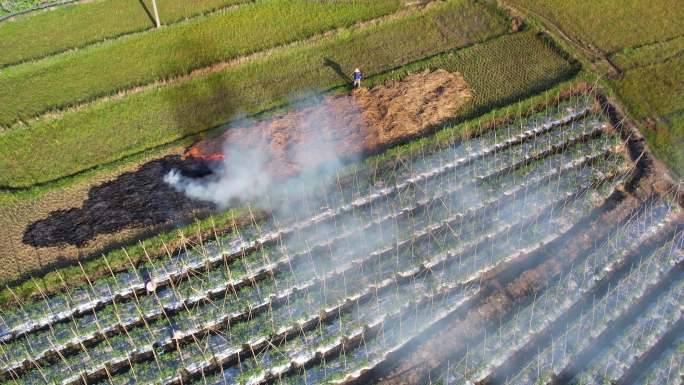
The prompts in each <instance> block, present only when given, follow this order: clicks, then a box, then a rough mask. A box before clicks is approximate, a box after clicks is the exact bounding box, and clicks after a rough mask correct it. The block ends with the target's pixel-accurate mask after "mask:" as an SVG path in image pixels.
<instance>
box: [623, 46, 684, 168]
mask: <svg viewBox="0 0 684 385" xmlns="http://www.w3.org/2000/svg"><path fill="white" fill-rule="evenodd" d="M611 83H612V84H613V87H614V88H615V91H616V93H617V94H618V96H619V97H620V99H621V100H623V101H624V103H625V107H626V108H627V110H628V111H629V113H630V114H632V115H633V117H634V118H635V119H638V121H639V122H640V123H641V124H642V125H643V126H644V127H645V129H644V130H643V133H644V136H645V137H646V138H647V139H648V140H649V143H651V146H652V147H653V149H654V151H655V152H656V154H658V156H659V158H660V159H662V160H663V161H665V162H666V163H667V164H668V165H670V167H671V168H672V169H673V171H674V172H675V173H677V174H678V175H679V176H682V175H684V55H681V54H679V55H677V56H675V57H672V58H671V59H668V60H666V61H664V62H662V63H656V64H651V65H647V66H644V67H639V68H634V69H632V70H629V71H627V72H626V73H625V76H624V77H623V78H622V79H618V80H614V81H612V82H611Z"/></svg>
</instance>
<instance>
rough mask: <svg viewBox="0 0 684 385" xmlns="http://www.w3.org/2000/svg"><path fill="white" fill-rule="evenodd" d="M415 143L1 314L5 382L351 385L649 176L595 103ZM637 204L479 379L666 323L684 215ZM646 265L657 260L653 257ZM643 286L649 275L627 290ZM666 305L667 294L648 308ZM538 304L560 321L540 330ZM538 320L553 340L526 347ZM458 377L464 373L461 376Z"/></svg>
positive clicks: (559, 283) (678, 271) (653, 197)
mask: <svg viewBox="0 0 684 385" xmlns="http://www.w3.org/2000/svg"><path fill="white" fill-rule="evenodd" d="M411 146H412V145H411V144H408V145H406V148H407V150H406V154H407V155H406V157H405V158H404V159H403V160H402V161H401V162H392V161H391V160H385V161H384V162H386V163H373V162H364V163H362V164H359V165H356V166H351V167H350V168H348V169H345V170H343V171H342V172H341V173H339V174H338V176H337V177H336V178H334V179H333V180H331V181H329V183H327V182H326V183H322V184H320V185H317V186H316V187H315V188H314V189H312V190H307V191H304V192H301V191H298V192H296V193H294V194H293V195H289V194H290V192H291V190H289V189H287V188H286V187H287V185H284V186H283V189H284V191H282V192H279V191H273V195H271V196H270V197H269V198H268V199H266V200H265V201H264V202H260V203H261V204H267V205H269V206H270V207H271V208H272V209H273V210H274V211H273V215H272V217H270V218H269V219H268V220H267V221H266V222H265V223H260V224H259V225H258V226H256V225H255V226H252V228H246V229H243V231H242V233H241V234H240V235H239V236H230V237H221V238H218V239H217V240H215V241H210V242H202V243H201V244H200V245H198V247H196V248H194V249H192V250H188V251H187V252H181V253H179V254H174V255H171V254H169V255H167V256H166V257H163V258H155V259H150V260H149V261H148V262H147V263H144V264H142V265H139V266H136V267H134V266H131V268H130V269H129V270H128V271H125V272H122V273H117V274H114V273H112V274H111V276H110V277H106V278H102V279H98V280H96V281H89V282H88V284H87V285H83V286H81V287H72V288H70V289H68V290H67V291H66V292H65V293H63V294H60V295H56V296H51V297H46V298H44V299H43V300H35V301H28V302H23V303H21V305H20V306H17V308H16V310H14V311H10V310H6V311H3V314H2V317H1V320H2V326H1V327H0V330H1V331H2V334H1V337H0V340H1V341H2V344H0V348H1V349H0V358H1V360H2V368H1V371H2V376H3V378H4V379H5V380H7V381H8V382H10V383H11V382H12V381H13V380H14V382H20V383H27V384H44V383H62V384H80V383H84V382H85V383H100V382H101V383H114V384H131V383H151V382H156V383H159V382H161V383H166V384H181V383H183V384H186V383H198V384H199V383H203V384H207V383H210V384H224V383H239V384H262V383H263V384H266V383H282V384H311V383H328V382H332V381H340V382H342V383H345V382H353V381H356V379H357V378H359V376H361V378H363V375H364V374H366V373H369V372H368V371H367V369H369V368H375V367H376V366H377V365H380V364H382V363H383V362H385V361H386V360H387V359H388V357H390V356H392V355H395V354H396V352H397V351H398V349H400V348H401V347H404V346H407V345H408V344H410V343H411V341H412V340H413V338H414V337H416V336H419V335H421V334H422V333H424V332H426V331H428V330H429V329H430V328H431V327H432V325H436V324H438V323H439V322H444V320H448V319H449V317H451V316H452V315H453V314H456V313H458V312H459V311H460V310H461V308H462V307H463V306H465V304H473V303H475V302H474V301H476V300H477V298H479V297H481V296H482V295H485V294H486V293H487V292H488V291H489V290H490V289H488V281H489V280H490V279H491V277H493V275H492V274H496V272H497V271H498V269H500V268H501V267H502V266H527V265H528V264H529V263H530V261H531V260H534V259H530V256H533V255H535V253H538V252H541V251H542V250H544V249H545V248H546V247H548V246H549V245H552V246H553V245H555V244H556V243H557V242H560V241H562V240H567V238H570V239H572V240H575V241H576V239H574V238H573V237H574V236H575V235H576V234H575V233H574V232H575V228H576V227H578V226H582V224H587V223H589V222H591V221H592V220H593V219H594V218H595V217H596V216H597V215H599V213H602V212H604V211H605V212H607V213H611V210H610V209H608V208H607V207H610V206H613V205H616V206H617V208H616V211H617V214H614V215H616V216H617V215H622V214H623V213H622V211H623V210H622V209H620V205H619V204H618V202H619V199H617V198H616V197H615V196H616V195H618V196H619V195H620V193H619V191H624V189H625V186H629V185H630V183H631V181H632V180H633V178H634V177H635V175H637V174H639V173H638V172H636V173H635V172H634V171H635V169H634V164H632V163H631V162H630V161H629V159H628V157H627V153H626V151H625V148H624V146H623V143H622V141H621V140H620V138H619V133H618V132H616V131H615V130H614V128H613V127H612V126H611V124H610V123H609V121H608V119H607V118H606V117H605V116H604V115H603V114H602V113H601V112H600V108H598V107H597V104H596V100H595V98H594V96H593V95H590V94H585V93H573V94H569V95H565V96H563V97H562V98H559V99H558V100H557V101H556V102H555V103H551V104H550V105H549V106H548V107H547V108H546V109H542V110H540V111H536V112H534V111H531V112H530V113H529V114H525V115H524V116H521V117H520V118H518V119H512V120H507V121H502V122H501V123H500V124H499V125H498V126H496V127H494V128H493V129H492V130H488V131H486V132H485V133H483V134H482V135H480V136H475V137H472V138H470V139H468V140H460V139H458V138H453V140H450V141H449V140H442V141H439V142H434V144H433V145H425V146H420V147H419V150H417V151H413V150H412V149H413V147H411ZM380 159H382V158H380ZM639 196H641V198H637V197H636V196H634V197H633V198H625V200H628V201H629V200H630V199H632V200H634V202H633V203H634V204H633V206H630V207H631V210H628V212H626V213H624V215H625V216H626V218H625V220H619V221H617V222H616V223H612V224H610V225H608V226H605V227H606V233H607V236H606V237H603V238H598V239H597V242H595V243H594V244H593V245H588V247H589V248H590V249H589V251H587V252H586V253H584V254H582V256H583V257H582V263H579V262H580V260H579V259H575V260H574V262H577V264H576V265H574V264H573V267H572V268H571V269H568V272H567V273H564V274H556V276H557V277H556V278H555V279H553V280H549V283H548V285H547V286H548V288H547V289H546V290H544V291H543V292H541V293H540V294H539V296H536V295H535V296H534V300H532V298H531V297H530V300H529V304H528V305H526V306H525V305H522V304H523V303H524V301H523V300H522V298H526V297H528V296H526V295H521V296H520V297H521V302H520V303H521V306H520V308H519V309H518V310H516V311H515V312H513V313H514V314H515V316H514V317H506V319H505V321H506V322H507V323H509V324H510V325H509V324H506V325H505V326H506V327H502V328H500V329H499V333H500V334H501V335H500V336H499V337H497V338H494V339H487V338H485V339H484V341H483V345H482V348H481V349H482V350H481V351H487V350H488V349H489V350H492V349H494V351H493V353H496V354H491V355H487V357H486V358H492V357H503V358H500V359H499V358H497V359H495V360H494V361H493V362H494V364H493V365H491V366H487V365H485V364H486V362H485V360H484V358H480V362H481V364H478V367H479V368H485V367H486V368H488V370H484V371H482V370H481V371H479V372H478V374H477V375H478V376H479V377H478V378H480V377H481V378H484V379H487V378H493V377H492V376H496V375H499V374H500V373H509V372H510V373H512V374H514V373H515V370H513V369H514V368H510V370H509V368H508V367H507V366H506V365H507V364H508V363H510V364H511V365H513V364H514V363H516V362H517V361H516V359H515V353H516V351H517V350H516V349H520V348H522V347H525V346H526V344H529V343H532V342H538V341H539V340H540V337H539V336H537V333H539V334H543V335H545V334H548V333H551V332H555V331H556V330H561V329H558V328H557V327H556V326H557V325H556V324H557V323H558V322H560V321H558V320H561V321H563V322H564V324H565V323H567V324H568V325H571V326H570V327H568V328H567V330H585V329H586V328H592V327H594V328H600V329H597V330H598V332H597V333H586V332H584V333H579V334H578V335H580V336H584V337H585V338H587V339H590V341H589V342H592V341H591V340H593V339H595V338H599V339H600V338H604V337H603V336H604V334H601V333H602V332H601V330H614V329H610V328H606V325H607V324H610V323H611V322H627V321H631V320H634V319H636V318H639V317H645V319H651V318H654V317H655V318H658V317H657V315H658V314H662V312H663V311H668V309H669V310H671V308H672V303H673V301H674V303H676V302H677V299H678V298H679V297H678V296H679V295H680V292H681V287H682V286H681V285H680V284H679V283H678V282H680V281H682V279H681V278H682V277H680V276H682V275H684V273H682V272H683V271H684V269H682V267H683V264H684V252H683V250H682V246H683V245H682V239H684V238H682V235H681V223H682V222H681V213H680V208H679V207H678V206H677V205H676V204H675V203H674V202H673V201H671V200H670V198H669V197H668V196H667V195H659V194H657V193H655V192H653V193H651V194H650V195H648V194H647V195H646V196H645V197H644V196H642V195H639ZM611 202H614V203H611ZM601 215H603V214H601ZM644 251H648V255H652V257H651V258H648V259H641V258H640V256H642V255H645V254H643V253H642V252H644ZM567 253H571V251H569V250H568V251H567ZM549 258H550V259H551V260H552V261H553V260H555V259H562V258H561V257H560V256H558V257H549ZM571 262H572V261H571ZM542 265H543V263H542ZM637 274H641V275H639V276H638V277H642V276H648V277H649V279H635V278H632V277H637ZM542 281H543V282H544V284H545V285H546V280H542ZM670 283H671V284H670ZM540 284H541V283H540ZM630 285H631V286H630ZM606 286H607V288H606ZM616 292H618V293H621V294H619V295H620V297H616V296H617V295H618V294H615V293H616ZM624 293H630V294H631V296H630V302H629V306H627V305H626V306H625V307H623V308H620V311H618V312H606V311H604V312H603V313H602V314H603V315H602V317H601V318H598V317H592V318H587V317H586V316H581V314H585V313H583V312H580V315H577V314H575V313H576V312H575V311H574V310H575V309H576V308H577V307H578V305H577V304H586V303H587V300H588V298H596V301H595V302H589V304H591V306H593V307H592V309H606V308H607V307H608V306H609V305H610V304H605V303H604V302H601V300H600V299H601V298H604V297H605V298H606V299H607V300H610V301H614V300H615V298H624ZM660 293H666V294H663V296H662V298H660V299H659V300H658V301H651V299H652V298H653V295H654V294H660ZM554 301H555V302H554ZM611 303H612V302H611ZM554 304H556V305H554ZM632 304H634V306H632ZM646 305H648V306H646ZM540 306H547V307H546V308H544V309H548V310H547V311H542V312H541V314H542V315H543V317H540V316H539V314H540V313H539V312H537V311H538V309H539V307H540ZM635 306H640V307H638V308H636V309H638V310H643V311H634V310H633V308H635ZM668 306H669V307H668ZM579 309H580V310H582V311H585V312H586V308H585V307H582V306H579ZM587 314H595V312H593V313H587ZM547 317H548V318H547ZM509 318H510V320H509ZM639 319H641V318H639ZM587 320H590V321H592V322H586V321H587ZM599 320H600V322H599ZM616 320H617V321H616ZM604 321H605V322H604ZM602 322H603V323H602ZM659 322H660V321H659ZM527 323H529V324H530V325H532V323H534V325H540V326H539V327H529V328H524V330H525V333H523V332H521V333H520V334H518V335H516V334H515V332H516V330H518V331H519V330H520V328H521V327H520V325H525V324H527ZM643 324H644V323H643V322H642V323H639V325H643ZM659 325H660V326H659V327H658V328H651V329H649V330H652V331H656V332H658V333H661V332H662V331H667V330H670V329H671V327H672V325H673V323H672V322H670V321H666V320H662V322H661V323H660V324H659ZM509 326H510V327H509ZM562 330H565V329H562ZM630 330H632V329H630ZM634 330H635V331H634V332H633V333H635V334H636V335H639V333H640V331H639V330H637V329H634ZM503 333H508V334H510V333H513V335H512V336H511V335H508V334H507V335H505V336H504V335H503ZM575 333H577V332H575ZM630 333H632V332H630ZM630 335H632V334H630ZM606 338H607V337H606ZM568 339H569V338H568ZM502 340H505V341H506V343H505V344H503V345H502V343H501V341H502ZM542 340H543V339H542ZM497 341H498V343H499V345H497V346H494V347H493V345H491V344H492V343H495V344H496V343H497ZM511 341H515V343H514V344H511ZM573 341H574V340H573ZM649 341H651V340H649ZM650 343H652V341H651V342H650ZM504 346H505V347H506V348H510V349H506V348H504ZM540 346H542V345H540ZM551 346H553V347H556V346H557V345H556V344H551ZM578 346H579V345H578ZM582 346H584V345H582ZM582 346H579V347H578V349H576V350H574V352H575V353H573V354H576V355H577V356H578V357H579V358H577V359H570V358H568V359H565V360H556V361H553V363H554V364H556V365H557V366H560V367H561V369H560V370H561V371H563V370H565V372H569V369H564V368H565V367H570V366H571V365H572V364H573V363H578V362H582V359H581V358H582V357H584V356H586V355H587V354H591V355H595V353H594V352H588V353H585V352H584V351H582ZM605 346H607V347H612V345H608V344H606V345H605ZM615 346H618V345H615ZM619 346H622V345H619ZM535 352H537V350H535ZM478 354H479V353H478ZM544 357H546V356H544ZM563 357H571V353H570V352H569V351H568V352H567V355H566V356H563ZM573 357H574V356H573ZM663 359H669V358H663ZM475 361H476V358H471V361H470V362H471V363H472V362H475ZM535 362H537V361H535ZM606 362H607V363H609V362H613V361H610V360H607V361H606ZM520 364H521V365H520V366H524V365H525V364H526V362H520ZM605 366H606V367H610V365H609V364H606V365H605ZM515 368H517V366H516V367H515ZM580 369H582V368H580ZM459 370H460V369H459ZM565 372H564V373H565ZM446 373H447V374H446V376H454V373H458V372H455V371H454V369H453V367H452V366H451V365H449V367H448V369H447V371H446ZM466 373H471V371H469V370H466ZM572 373H575V372H574V371H573V372H572ZM616 373H617V375H619V374H620V373H619V372H616ZM468 375H469V376H470V374H468ZM365 383H368V382H365ZM449 383H455V382H451V381H450V382H449Z"/></svg>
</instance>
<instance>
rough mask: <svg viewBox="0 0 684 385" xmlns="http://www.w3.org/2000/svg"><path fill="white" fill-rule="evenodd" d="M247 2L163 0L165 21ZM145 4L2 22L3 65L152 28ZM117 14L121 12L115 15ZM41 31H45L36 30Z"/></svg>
mask: <svg viewBox="0 0 684 385" xmlns="http://www.w3.org/2000/svg"><path fill="white" fill-rule="evenodd" d="M247 1H248V0H202V1H193V2H177V1H173V0H159V1H157V6H158V9H159V12H160V14H161V15H163V16H164V17H163V19H162V22H163V23H164V25H169V24H172V23H174V22H178V21H181V20H184V19H186V18H190V17H193V16H198V15H202V14H204V13H207V12H211V11H214V10H217V9H222V8H225V7H229V6H231V5H237V4H241V3H245V2H247ZM43 3H44V2H43ZM145 7H146V8H145ZM145 7H143V6H141V3H140V2H136V1H117V0H99V1H91V2H86V3H83V4H78V5H76V6H68V7H60V8H57V9H54V10H50V11H48V12H36V13H33V14H30V15H27V16H22V17H19V18H16V19H15V20H12V21H11V22H4V23H0V35H1V36H4V37H5V39H2V40H1V41H0V67H5V66H8V65H12V64H17V63H21V62H24V61H29V60H35V59H38V58H43V57H46V56H49V55H53V54H56V53H59V52H63V51H66V50H69V49H74V48H81V47H83V46H86V45H88V44H93V43H96V42H100V41H103V40H105V39H112V38H116V37H119V36H121V35H124V34H128V33H132V32H138V31H144V30H147V29H151V28H152V27H154V22H153V21H152V19H151V18H150V16H149V14H148V13H146V12H145V10H146V9H147V10H148V11H149V10H150V9H151V2H149V1H147V2H146V3H145ZM112 14H114V15H116V16H117V17H115V18H113V17H111V15H112ZM0 16H2V15H1V14H0ZM38 30H39V31H40V33H36V31H38Z"/></svg>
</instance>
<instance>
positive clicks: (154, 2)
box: [152, 0, 161, 28]
mask: <svg viewBox="0 0 684 385" xmlns="http://www.w3.org/2000/svg"><path fill="white" fill-rule="evenodd" d="M152 9H154V23H155V24H157V28H159V27H161V22H159V12H158V11H157V0H152Z"/></svg>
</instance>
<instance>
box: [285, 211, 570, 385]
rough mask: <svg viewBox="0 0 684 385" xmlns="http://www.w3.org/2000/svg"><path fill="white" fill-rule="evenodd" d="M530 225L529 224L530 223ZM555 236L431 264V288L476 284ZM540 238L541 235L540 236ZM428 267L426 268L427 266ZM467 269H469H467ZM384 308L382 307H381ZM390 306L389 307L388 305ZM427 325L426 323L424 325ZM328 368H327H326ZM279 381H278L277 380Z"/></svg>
mask: <svg viewBox="0 0 684 385" xmlns="http://www.w3.org/2000/svg"><path fill="white" fill-rule="evenodd" d="M561 223H562V222H559V223H558V227H557V228H555V229H554V230H556V231H557V232H556V234H559V233H562V231H563V230H564V229H566V228H567V226H569V225H571V223H572V221H570V223H566V224H565V225H561ZM530 224H531V223H530ZM525 228H527V229H534V230H532V231H538V230H539V228H538V227H534V226H529V227H527V226H526V227H525ZM513 234H516V232H511V233H509V232H506V233H503V234H501V235H500V236H496V237H493V238H492V245H493V244H496V243H498V242H506V240H507V238H508V237H511V238H515V236H514V235H513ZM521 234H522V228H521ZM556 236H557V235H550V236H549V237H547V238H546V239H543V240H542V241H539V238H537V241H536V242H540V243H535V241H530V242H531V243H530V244H528V246H527V247H525V246H523V245H522V244H518V245H517V246H518V247H512V249H517V250H519V251H518V252H516V253H513V254H508V255H507V250H510V249H511V247H508V248H506V247H504V248H499V247H495V248H491V246H490V247H484V248H483V247H482V246H483V245H480V246H479V248H480V249H479V252H476V253H475V254H481V253H484V254H485V255H482V256H481V257H480V258H478V257H477V256H476V255H471V256H460V258H462V259H459V263H458V264H456V263H451V264H450V265H448V266H444V267H442V269H443V270H441V272H439V271H436V270H438V269H437V268H438V267H439V266H440V265H439V264H436V263H431V264H429V265H432V266H434V267H431V268H429V271H431V272H432V274H431V276H432V277H435V278H438V280H437V282H436V283H434V284H432V286H435V285H437V286H439V285H440V284H443V283H449V282H454V280H455V281H457V282H458V280H459V279H461V280H466V281H467V280H471V281H472V282H477V281H478V278H477V277H480V276H481V274H486V273H487V272H488V271H490V270H491V269H492V268H493V267H494V266H496V265H498V264H499V263H501V262H503V261H507V260H512V259H515V258H518V257H520V256H521V255H524V254H525V253H528V252H532V251H533V250H535V249H537V248H538V247H541V246H542V245H543V244H547V243H548V242H551V241H552V240H553V239H555V238H556ZM540 237H541V235H540ZM509 246H513V245H512V244H509ZM491 252H493V253H495V254H493V255H490V254H489V253H491ZM497 254H500V256H498V257H497V256H496V255H497ZM476 261H479V262H478V264H479V266H480V268H478V267H476V266H475V265H473V266H468V264H470V263H474V262H476ZM429 265H428V266H429ZM467 267H470V268H469V269H468V268H467ZM423 284H425V282H423V283H422V284H414V285H413V286H411V287H410V288H406V291H402V292H401V294H400V295H399V296H398V298H399V300H401V298H408V297H410V295H411V293H415V292H416V291H420V290H425V289H424V288H422V285H423ZM383 306H384V305H383ZM388 306H391V305H388ZM425 324H427V323H425ZM381 356H382V355H381ZM328 368H329V367H328ZM279 381H280V380H279Z"/></svg>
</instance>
